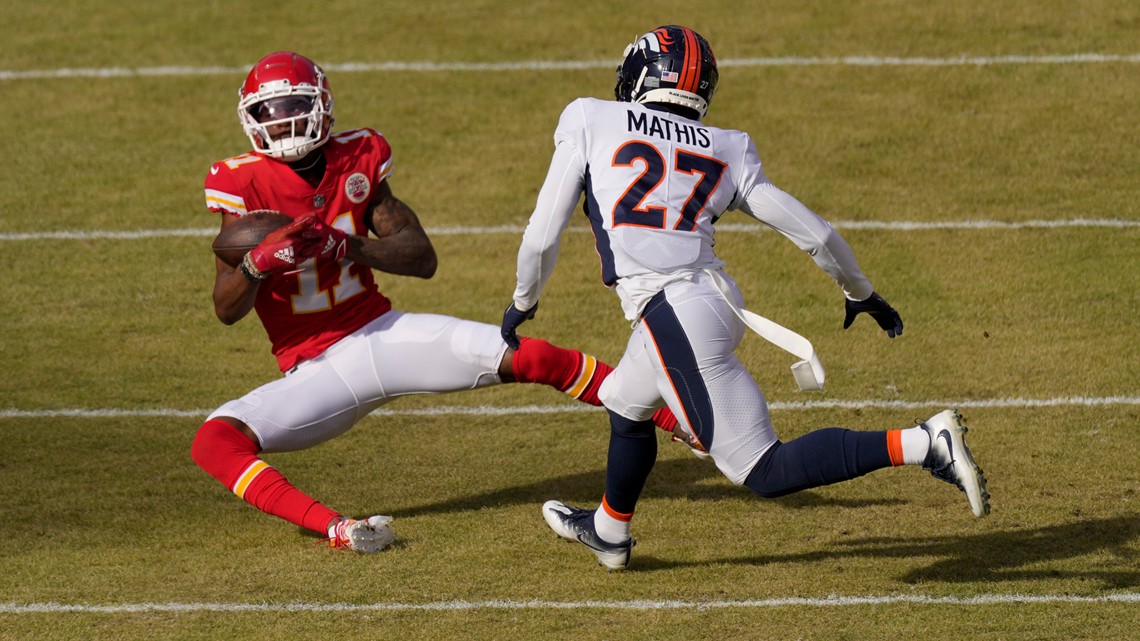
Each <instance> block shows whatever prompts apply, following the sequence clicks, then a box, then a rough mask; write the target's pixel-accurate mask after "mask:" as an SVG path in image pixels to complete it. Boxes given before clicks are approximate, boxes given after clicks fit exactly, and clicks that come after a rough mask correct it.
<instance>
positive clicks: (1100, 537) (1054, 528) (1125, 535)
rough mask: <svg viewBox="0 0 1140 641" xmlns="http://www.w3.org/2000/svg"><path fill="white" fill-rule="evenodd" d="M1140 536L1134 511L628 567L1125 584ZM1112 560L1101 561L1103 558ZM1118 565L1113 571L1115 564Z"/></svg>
mask: <svg viewBox="0 0 1140 641" xmlns="http://www.w3.org/2000/svg"><path fill="white" fill-rule="evenodd" d="M1138 540H1140V515H1137V514H1131V515H1126V516H1118V517H1114V518H1106V519H1096V520H1082V521H1075V522H1072V523H1063V524H1060V525H1051V526H1047V527H1042V528H1035V529H1017V530H1006V531H1001V532H987V533H985V534H977V535H965V536H962V535H953V536H934V537H924V538H917V539H915V538H911V539H899V538H890V537H868V538H862V539H853V540H851V541H840V542H838V543H835V544H833V545H831V546H830V547H829V548H828V549H827V550H821V551H818V552H804V553H799V554H761V555H757V556H747V557H732V558H715V559H708V560H705V561H699V562H674V561H669V560H664V559H658V558H654V557H652V556H643V555H638V556H636V557H635V563H634V564H631V565H630V571H642V572H652V571H657V570H671V569H674V568H678V567H695V566H705V565H714V564H720V563H725V564H731V565H768V564H773V563H804V562H807V563H810V562H815V561H828V560H834V559H844V558H850V557H860V558H891V559H922V558H931V557H934V558H936V559H937V560H936V561H934V562H933V563H930V564H929V565H925V566H922V567H917V568H915V569H913V570H911V571H910V572H907V573H906V574H903V575H901V576H899V577H896V578H897V580H898V581H900V582H902V583H906V584H915V583H969V582H992V583H997V582H1002V581H1042V580H1062V581H1063V580H1071V579H1076V580H1080V581H1096V582H1099V583H1100V586H1098V587H1099V588H1101V589H1126V588H1135V587H1136V586H1137V585H1140V567H1138V565H1137V563H1136V560H1137V558H1136V557H1137V554H1136V552H1135V550H1133V549H1130V548H1129V546H1130V545H1134V544H1135V543H1136V542H1137V541H1138ZM1106 555H1108V556H1111V557H1113V558H1112V559H1108V560H1105V559H1103V558H1099V557H1104V556H1106ZM1082 556H1092V557H1098V558H1096V559H1093V560H1090V561H1089V562H1088V563H1087V564H1083V565H1084V567H1079V566H1080V565H1082V564H1077V563H1069V564H1066V565H1068V566H1072V565H1077V566H1078V568H1077V569H1074V568H1073V567H1065V568H1051V567H1041V566H1042V564H1044V565H1046V566H1048V565H1051V564H1059V563H1061V562H1063V561H1066V560H1072V559H1077V558H1078V557H1082ZM1114 567H1115V568H1119V569H1114Z"/></svg>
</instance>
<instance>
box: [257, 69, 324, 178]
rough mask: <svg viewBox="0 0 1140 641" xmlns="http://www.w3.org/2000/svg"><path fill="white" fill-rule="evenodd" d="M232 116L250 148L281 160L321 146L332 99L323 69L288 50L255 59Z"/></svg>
mask: <svg viewBox="0 0 1140 641" xmlns="http://www.w3.org/2000/svg"><path fill="white" fill-rule="evenodd" d="M238 93H239V96H240V100H239V101H238V119H239V120H240V121H241V125H242V128H243V129H245V134H246V135H247V136H249V141H250V142H251V143H252V144H253V148H254V149H255V150H256V151H259V152H261V153H263V154H265V155H266V156H270V157H272V158H277V159H279V160H284V161H286V162H289V161H293V160H297V159H298V158H302V157H303V156H305V155H306V154H308V153H309V152H310V151H312V150H314V149H316V148H317V147H320V146H321V145H323V144H325V142H327V141H328V139H329V134H330V133H332V126H333V114H332V111H333V97H332V91H331V90H330V89H329V82H328V79H327V78H326V77H325V72H324V70H323V69H321V68H320V67H319V66H318V65H317V64H316V63H315V62H313V61H312V60H309V59H308V58H306V57H305V56H302V55H300V54H296V53H293V52H292V51H279V52H277V53H271V54H269V55H268V56H265V57H264V58H262V59H261V60H259V61H257V64H256V65H254V66H253V69H252V70H250V72H249V75H248V76H246V78H245V84H243V85H242V86H241V90H240V91H239V92H238Z"/></svg>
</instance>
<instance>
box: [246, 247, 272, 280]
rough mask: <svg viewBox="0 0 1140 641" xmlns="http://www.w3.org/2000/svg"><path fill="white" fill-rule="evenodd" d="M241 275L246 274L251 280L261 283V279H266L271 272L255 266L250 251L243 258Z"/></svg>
mask: <svg viewBox="0 0 1140 641" xmlns="http://www.w3.org/2000/svg"><path fill="white" fill-rule="evenodd" d="M241 275H242V276H245V277H246V278H247V279H249V281H250V282H253V283H260V282H261V281H263V280H265V278H266V277H267V276H269V274H266V273H264V272H262V271H261V270H259V269H258V268H257V267H256V266H254V264H253V259H252V258H250V255H249V252H246V254H245V258H242V259H241Z"/></svg>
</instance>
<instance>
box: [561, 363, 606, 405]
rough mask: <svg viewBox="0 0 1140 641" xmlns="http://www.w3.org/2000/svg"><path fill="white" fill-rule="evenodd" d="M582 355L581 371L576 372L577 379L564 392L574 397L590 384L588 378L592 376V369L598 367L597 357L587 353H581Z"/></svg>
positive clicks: (579, 394)
mask: <svg viewBox="0 0 1140 641" xmlns="http://www.w3.org/2000/svg"><path fill="white" fill-rule="evenodd" d="M582 356H583V361H584V362H583V363H582V372H581V373H580V374H578V380H576V381H574V384H573V385H571V386H570V389H568V390H566V393H567V394H569V395H570V396H572V397H574V398H578V397H579V396H581V395H582V392H584V391H586V386H587V385H589V384H590V379H592V378H594V371H595V370H597V369H598V359H596V358H594V357H593V356H590V355H589V354H583V355H582Z"/></svg>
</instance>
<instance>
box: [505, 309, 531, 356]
mask: <svg viewBox="0 0 1140 641" xmlns="http://www.w3.org/2000/svg"><path fill="white" fill-rule="evenodd" d="M537 311H538V303H535V304H534V307H531V308H530V309H528V310H526V311H525V312H524V311H520V310H519V308H517V307H515V304H514V303H511V304H510V305H507V311H505V312H503V327H502V329H501V330H499V333H501V334H502V335H503V340H504V341H506V343H507V345H509V346H510V347H511V349H518V348H519V336H518V334H516V333H515V330H516V329H518V328H519V325H522V324H523V323H524V322H526V321H528V320H530V319H532V318H534V313H535V312H537Z"/></svg>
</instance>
